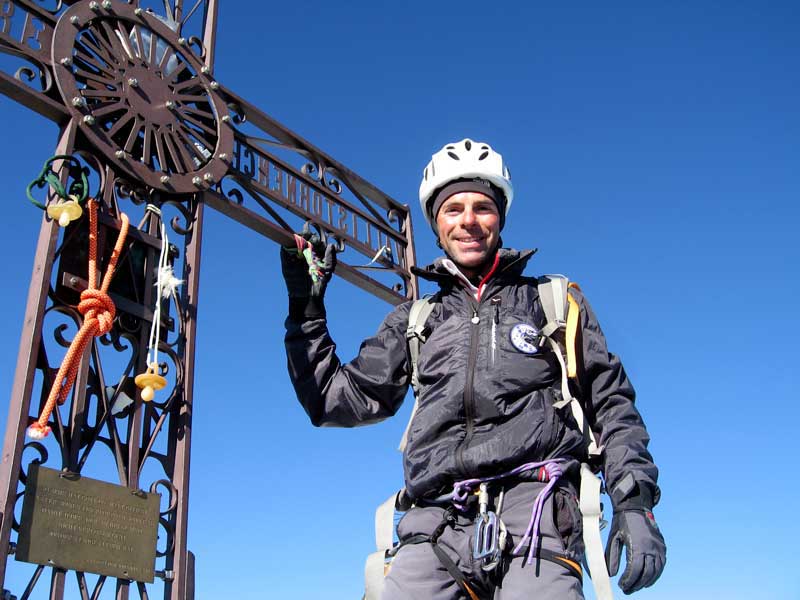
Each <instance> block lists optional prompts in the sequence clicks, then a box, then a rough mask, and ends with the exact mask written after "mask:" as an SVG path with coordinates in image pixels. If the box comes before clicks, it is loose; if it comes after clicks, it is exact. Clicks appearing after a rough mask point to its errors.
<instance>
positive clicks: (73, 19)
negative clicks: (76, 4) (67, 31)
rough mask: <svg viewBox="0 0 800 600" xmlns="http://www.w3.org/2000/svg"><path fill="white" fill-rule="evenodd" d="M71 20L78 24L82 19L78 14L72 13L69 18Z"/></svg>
mask: <svg viewBox="0 0 800 600" xmlns="http://www.w3.org/2000/svg"><path fill="white" fill-rule="evenodd" d="M69 22H70V23H72V24H73V25H77V24H78V23H80V22H81V20H80V19H79V18H78V15H72V16H71V17H70V18H69Z"/></svg>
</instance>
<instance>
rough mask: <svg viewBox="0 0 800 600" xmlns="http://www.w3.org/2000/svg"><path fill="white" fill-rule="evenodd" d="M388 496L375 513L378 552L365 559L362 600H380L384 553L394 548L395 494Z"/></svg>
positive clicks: (384, 565)
mask: <svg viewBox="0 0 800 600" xmlns="http://www.w3.org/2000/svg"><path fill="white" fill-rule="evenodd" d="M399 493H400V492H397V493H394V494H392V495H391V496H389V497H388V498H387V499H386V500H385V501H384V502H383V504H381V505H380V506H379V507H378V508H377V510H376V511H375V546H376V547H377V549H378V551H377V552H373V553H372V554H370V555H369V556H368V557H367V564H366V565H365V567H364V583H365V590H366V592H365V595H364V600H380V597H381V593H383V578H384V577H385V575H386V552H387V551H388V550H389V549H390V548H392V546H394V511H395V507H396V506H397V494H399Z"/></svg>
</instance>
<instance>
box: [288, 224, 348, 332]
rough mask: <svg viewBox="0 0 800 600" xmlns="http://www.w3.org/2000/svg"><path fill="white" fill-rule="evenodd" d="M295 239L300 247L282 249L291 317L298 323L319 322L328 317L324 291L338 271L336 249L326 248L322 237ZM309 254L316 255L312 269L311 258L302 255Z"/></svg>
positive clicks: (311, 236) (308, 236)
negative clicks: (315, 320) (317, 320)
mask: <svg viewBox="0 0 800 600" xmlns="http://www.w3.org/2000/svg"><path fill="white" fill-rule="evenodd" d="M296 239H297V242H298V244H297V247H295V248H281V270H282V271H283V278H284V279H285V280H286V289H287V291H288V292H289V317H290V318H291V319H293V320H295V321H307V320H310V319H320V318H323V317H325V305H324V303H323V298H324V296H325V288H326V287H327V286H328V282H329V281H330V280H331V277H332V276H333V271H334V270H335V269H336V246H335V245H334V244H328V245H327V246H326V245H325V244H324V243H323V242H322V241H321V240H320V238H319V236H317V235H310V234H308V232H306V231H304V234H303V235H302V236H296ZM301 247H302V249H301ZM309 250H311V252H312V253H313V254H312V259H313V262H312V264H311V265H309V262H308V259H307V256H308V254H306V255H305V256H304V255H303V251H305V252H306V253H308V251H309ZM310 271H313V277H312V274H311V273H310Z"/></svg>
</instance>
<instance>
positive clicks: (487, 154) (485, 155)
mask: <svg viewBox="0 0 800 600" xmlns="http://www.w3.org/2000/svg"><path fill="white" fill-rule="evenodd" d="M487 156H489V153H488V152H483V153H481V155H480V156H479V157H478V160H483V159H484V158H486V157H487Z"/></svg>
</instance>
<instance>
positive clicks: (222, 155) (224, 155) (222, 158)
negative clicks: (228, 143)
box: [219, 152, 228, 160]
mask: <svg viewBox="0 0 800 600" xmlns="http://www.w3.org/2000/svg"><path fill="white" fill-rule="evenodd" d="M219 159H220V160H228V154H227V153H225V152H222V153H221V154H220V155H219Z"/></svg>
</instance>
